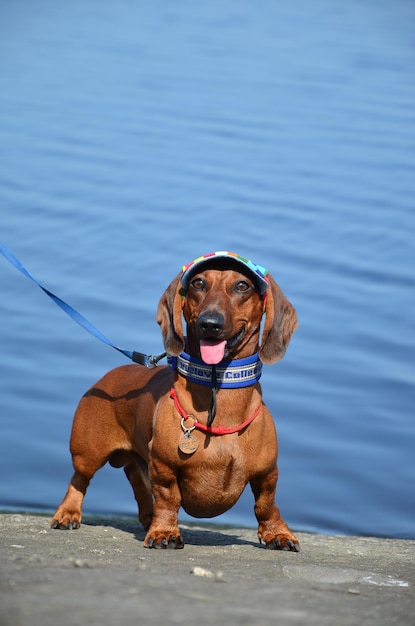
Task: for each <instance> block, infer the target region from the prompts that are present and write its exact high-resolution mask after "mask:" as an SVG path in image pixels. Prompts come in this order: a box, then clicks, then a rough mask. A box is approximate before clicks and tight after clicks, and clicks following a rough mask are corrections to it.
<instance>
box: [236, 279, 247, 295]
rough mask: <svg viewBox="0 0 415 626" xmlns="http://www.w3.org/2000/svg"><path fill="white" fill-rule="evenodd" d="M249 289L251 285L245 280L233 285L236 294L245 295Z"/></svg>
mask: <svg viewBox="0 0 415 626" xmlns="http://www.w3.org/2000/svg"><path fill="white" fill-rule="evenodd" d="M250 289H251V285H250V284H249V283H247V282H246V281H245V280H239V281H238V282H237V283H236V285H235V291H237V292H238V293H246V292H247V291H249V290H250Z"/></svg>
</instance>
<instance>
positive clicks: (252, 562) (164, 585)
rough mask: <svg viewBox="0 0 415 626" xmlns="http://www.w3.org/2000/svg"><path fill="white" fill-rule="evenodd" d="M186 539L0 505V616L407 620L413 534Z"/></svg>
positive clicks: (42, 620)
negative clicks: (154, 538) (153, 537)
mask: <svg viewBox="0 0 415 626" xmlns="http://www.w3.org/2000/svg"><path fill="white" fill-rule="evenodd" d="M181 528H182V534H183V536H184V539H185V541H186V545H185V548H184V550H178V551H174V550H166V551H164V550H148V549H145V548H143V546H142V540H143V538H144V532H143V531H142V530H141V527H140V525H139V524H138V523H137V524H136V523H135V522H134V521H133V520H118V519H114V520H112V519H95V518H94V519H90V520H86V521H84V523H83V525H82V526H81V528H80V529H79V530H76V531H59V530H51V529H49V525H48V518H47V517H44V516H34V515H26V514H14V513H13V514H7V513H0V559H1V561H0V563H1V566H0V567H1V573H0V625H1V626H75V625H76V626H79V625H80V624H87V625H88V626H95V625H97V626H98V625H99V626H107V625H108V626H124V625H125V626H127V625H128V626H131V624H140V625H143V626H146V625H152V624H154V625H156V624H157V626H159V625H160V624H165V625H170V624H171V625H174V624H181V625H183V626H186V625H192V626H194V625H195V624H196V625H198V626H202V625H205V624H214V625H215V626H218V625H219V624H226V625H227V626H233V625H238V626H241V625H243V624H249V625H250V626H253V625H255V626H260V625H262V624H273V625H275V624H278V625H279V626H284V625H290V626H291V625H298V626H300V625H301V626H304V625H305V624H307V626H313V625H317V624H318V625H319V626H324V625H326V624H327V625H328V626H354V625H356V626H357V625H358V626H366V625H367V626H369V625H370V626H371V625H373V626H383V625H384V626H386V625H387V626H390V625H391V624H402V625H405V626H411V625H415V541H405V540H396V539H376V538H372V537H343V536H335V537H334V536H324V535H315V534H305V533H298V537H299V539H300V542H301V552H300V553H293V552H274V551H269V550H265V549H264V548H263V547H261V546H260V545H259V544H258V542H257V538H256V532H255V530H251V529H249V530H247V529H240V528H232V529H229V528H225V529H224V528H221V527H219V526H210V527H206V526H188V525H182V526H181Z"/></svg>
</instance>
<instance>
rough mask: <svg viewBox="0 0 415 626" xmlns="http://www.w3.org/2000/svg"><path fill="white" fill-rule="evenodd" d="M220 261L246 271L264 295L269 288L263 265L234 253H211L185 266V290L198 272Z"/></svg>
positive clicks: (182, 282) (183, 285)
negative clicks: (230, 263)
mask: <svg viewBox="0 0 415 626" xmlns="http://www.w3.org/2000/svg"><path fill="white" fill-rule="evenodd" d="M220 259H227V260H228V261H232V264H234V265H235V267H238V266H239V267H240V268H241V269H243V270H244V273H247V270H248V275H249V276H250V277H251V278H252V280H253V281H254V282H255V284H256V285H257V287H258V289H259V292H260V293H261V295H263V294H264V293H265V292H266V290H267V289H268V286H269V281H268V279H267V278H266V276H267V274H268V272H267V270H266V269H265V267H262V266H261V265H257V264H256V263H253V262H252V261H250V260H249V259H246V258H244V257H242V256H240V255H239V254H235V253H234V252H225V251H219V252H211V253H210V254H204V255H203V256H200V257H198V258H197V259H195V260H194V261H191V263H188V264H187V265H184V266H183V274H182V276H181V279H180V281H181V284H182V287H183V288H184V289H187V288H188V286H189V284H190V280H191V278H192V276H194V275H195V274H196V273H197V272H199V271H201V269H202V268H203V267H205V266H206V267H208V266H209V265H212V264H216V265H217V263H218V260H220Z"/></svg>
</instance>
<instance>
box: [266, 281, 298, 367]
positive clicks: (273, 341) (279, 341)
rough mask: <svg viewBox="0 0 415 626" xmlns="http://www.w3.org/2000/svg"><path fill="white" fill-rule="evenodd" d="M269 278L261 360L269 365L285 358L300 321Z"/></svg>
mask: <svg viewBox="0 0 415 626" xmlns="http://www.w3.org/2000/svg"><path fill="white" fill-rule="evenodd" d="M267 278H268V279H269V282H270V286H269V288H268V290H267V300H266V308H265V313H266V319H265V324H264V329H263V332H262V342H261V347H260V349H259V358H260V359H261V361H262V362H263V363H266V364H268V365H269V364H271V363H275V362H276V361H279V360H280V359H282V357H283V356H284V354H285V351H286V349H287V347H288V344H289V343H290V339H291V335H292V333H293V332H294V331H295V330H296V328H297V326H298V320H297V313H296V312H295V309H294V307H293V306H292V304H291V303H290V302H289V301H288V300H287V298H286V297H285V296H284V294H283V293H282V290H281V288H280V287H279V286H278V285H277V283H276V282H275V280H274V279H273V278H272V277H271V276H270V275H269V274H268V276H267Z"/></svg>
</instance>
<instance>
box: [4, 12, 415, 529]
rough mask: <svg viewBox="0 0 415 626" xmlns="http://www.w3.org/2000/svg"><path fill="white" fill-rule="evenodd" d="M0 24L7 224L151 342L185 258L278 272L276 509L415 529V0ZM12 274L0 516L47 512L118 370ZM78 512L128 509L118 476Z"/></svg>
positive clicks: (88, 299) (33, 16)
mask: <svg viewBox="0 0 415 626" xmlns="http://www.w3.org/2000/svg"><path fill="white" fill-rule="evenodd" d="M0 30H1V37H0V159H1V167H0V239H1V240H2V241H3V242H4V243H5V244H7V245H8V246H9V247H10V248H11V249H12V250H13V252H14V253H15V254H16V255H17V256H18V257H19V258H20V260H21V261H22V262H23V263H24V264H25V265H26V266H27V267H28V269H29V270H30V271H31V272H32V273H33V274H34V275H35V276H36V277H37V278H38V279H40V280H41V281H42V282H43V284H44V285H45V286H46V287H47V288H49V289H51V290H52V291H55V292H56V293H57V294H58V295H59V296H61V297H62V298H63V299H65V300H67V301H69V302H70V303H71V304H72V305H73V306H74V307H75V308H77V309H79V310H80V311H81V312H82V313H83V314H84V315H85V316H86V317H87V318H89V319H90V320H91V321H92V322H93V323H94V324H96V325H97V326H98V327H99V328H100V329H101V330H102V331H103V332H104V333H105V334H106V335H107V336H108V337H110V338H111V339H112V340H113V341H114V342H115V343H117V344H118V345H121V346H123V347H126V348H128V349H136V350H140V351H143V352H150V353H158V352H160V351H162V345H161V337H160V333H159V329H158V326H157V324H156V323H155V319H154V318H155V310H156V306H157V302H158V299H159V297H160V295H161V293H162V291H163V290H164V288H165V287H166V286H167V284H168V283H169V282H170V280H171V279H172V278H173V276H174V275H175V274H176V273H177V272H178V271H179V269H180V267H181V265H182V264H183V263H186V262H189V261H190V260H192V259H193V258H195V257H196V256H199V255H200V254H203V253H206V252H210V251H212V250H215V249H216V250H218V249H228V250H234V251H236V252H239V253H240V254H243V255H245V256H247V257H249V258H251V259H252V260H254V261H255V262H257V263H260V264H261V265H264V266H266V267H267V268H268V269H269V271H270V273H271V274H272V275H273V276H274V277H275V278H276V280H277V281H278V282H279V284H280V285H281V287H282V289H283V290H284V292H285V294H286V295H287V297H288V298H289V299H290V300H291V301H292V302H293V304H294V305H295V307H296V309H297V312H298V316H299V320H300V326H299V330H298V331H297V333H296V334H295V336H294V337H293V340H292V342H291V345H290V347H289V350H288V352H287V355H286V357H285V358H284V359H283V360H282V361H281V362H280V363H278V364H277V365H274V366H271V367H266V368H265V371H264V375H263V379H262V382H263V390H264V396H265V399H266V402H267V404H268V406H269V407H270V409H271V411H272V413H273V415H274V417H275V421H276V423H277V427H278V432H279V438H280V463H279V464H280V483H279V493H278V498H279V504H280V507H281V509H282V512H283V514H284V517H285V518H286V519H287V521H288V522H289V523H290V525H291V526H292V527H294V528H298V529H302V530H317V531H319V532H324V533H329V532H330V533H331V532H336V533H360V534H371V535H387V536H396V537H412V538H415V523H414V516H415V503H414V484H415V464H414V449H415V426H414V419H413V418H414V406H415V393H414V383H415V366H414V353H415V351H414V349H415V335H414V310H415V297H414V286H415V279H414V261H415V254H414V226H415V217H414V198H415V108H414V102H415V81H414V70H415V36H414V33H415V5H414V3H413V2H412V1H411V0H398V1H397V2H394V3H390V2H389V1H386V0H380V1H377V2H373V1H372V0H351V2H348V3H344V2H340V1H336V0H334V1H329V0H316V1H315V2H312V3H310V2H307V1H306V0H293V1H291V2H278V3H276V2H265V3H264V4H263V5H262V7H261V9H260V10H259V7H257V6H256V5H255V6H254V5H253V4H251V3H248V2H236V1H233V0H230V1H229V2H226V3H221V2H216V1H213V2H210V3H207V4H206V3H205V4H204V5H203V6H202V5H201V4H199V3H194V2H183V3H174V4H172V3H162V2H153V3H151V5H150V4H149V3H142V2H138V3H135V2H131V1H128V0H122V1H121V2H117V3H98V2H97V1H96V0H87V1H86V2H72V3H60V2H58V3H57V2H52V1H51V0H40V1H39V2H36V3H27V2H23V0H15V1H14V2H12V3H6V2H3V3H1V7H0ZM0 288H1V293H2V298H1V307H0V322H1V323H0V342H1V344H0V345H1V360H0V363H1V376H0V424H1V439H0V467H1V476H2V480H1V482H0V507H1V508H3V509H8V508H19V509H21V508H33V509H41V510H45V509H47V510H54V507H55V506H56V505H57V503H58V502H59V501H60V500H61V498H62V496H63V494H64V491H65V490H66V486H67V482H68V480H69V478H70V475H71V462H70V456H69V452H68V439H69V433H70V427H71V419H72V414H73V411H74V409H75V407H76V404H77V402H78V400H79V398H80V396H81V395H82V394H83V393H84V391H85V390H86V389H87V388H88V387H89V386H90V385H91V384H92V383H93V382H95V381H96V380H97V379H98V378H99V377H100V376H101V375H102V374H104V373H105V372H106V371H107V370H109V369H111V368H112V367H114V366H117V365H119V364H123V363H126V362H127V361H126V359H125V358H124V357H123V356H122V355H120V354H118V353H117V352H115V351H113V350H111V348H109V347H107V346H104V345H103V344H101V343H99V342H98V341H97V340H96V339H94V338H93V337H91V336H90V335H88V334H87V333H85V332H84V331H83V330H82V329H80V328H79V327H78V326H76V325H75V324H74V323H73V322H72V321H71V320H70V319H69V318H68V317H66V316H65V315H64V313H62V311H60V310H59V309H58V308H57V307H56V306H55V305H54V304H53V303H52V302H51V301H50V300H49V299H48V298H47V297H46V296H45V294H44V293H42V291H41V290H40V289H38V288H37V287H36V286H35V285H33V283H31V282H29V281H28V280H27V279H25V278H24V277H22V276H21V275H20V274H19V273H18V272H17V271H16V270H15V269H14V268H12V267H11V265H9V264H8V263H7V261H6V260H5V259H4V258H3V257H0ZM252 504H253V502H252V495H251V493H250V491H249V489H248V490H247V491H246V492H245V493H244V495H243V497H242V499H241V500H240V502H239V503H238V504H237V506H235V507H234V509H232V511H230V512H229V513H227V514H226V515H224V516H223V517H222V518H220V521H222V522H230V523H238V524H246V525H254V523H255V520H254V516H253V511H252ZM85 510H86V512H101V513H108V514H128V515H130V514H131V515H135V502H134V499H133V497H132V494H131V493H130V487H129V485H128V483H127V481H126V480H125V478H124V476H123V475H122V472H120V471H115V470H114V469H111V468H107V467H106V468H104V469H103V470H101V472H100V473H99V474H98V475H97V476H96V478H95V479H94V481H93V483H92V485H91V487H90V490H89V492H88V495H87V498H86V502H85Z"/></svg>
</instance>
